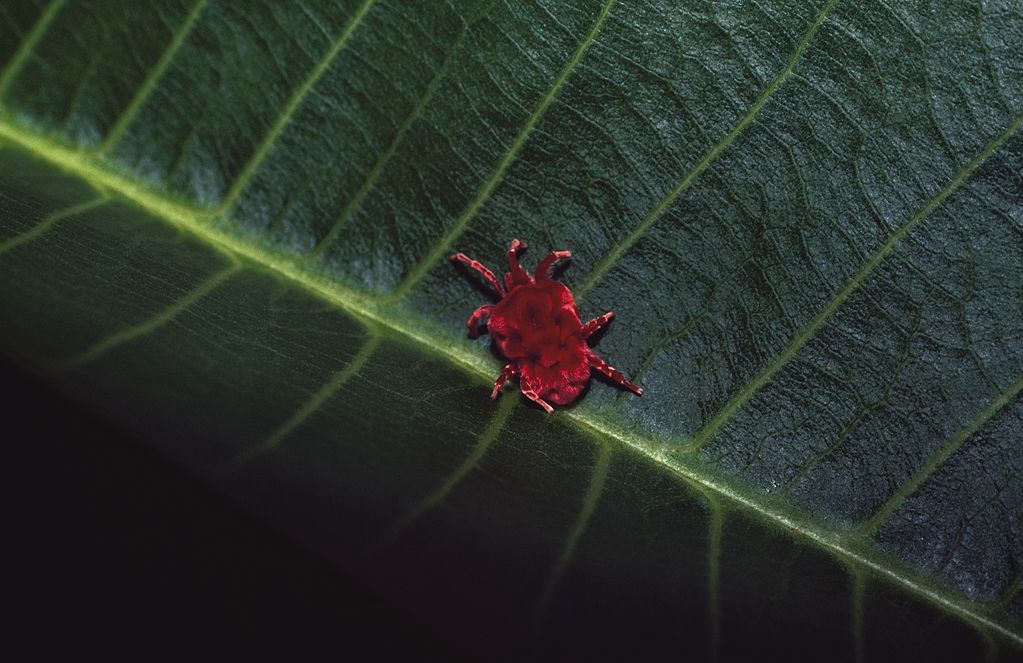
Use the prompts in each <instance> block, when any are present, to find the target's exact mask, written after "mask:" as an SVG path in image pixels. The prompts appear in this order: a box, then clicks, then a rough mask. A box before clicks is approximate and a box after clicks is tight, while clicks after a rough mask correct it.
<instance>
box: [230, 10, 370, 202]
mask: <svg viewBox="0 0 1023 663" xmlns="http://www.w3.org/2000/svg"><path fill="white" fill-rule="evenodd" d="M374 2H376V0H365V1H364V2H363V3H362V6H361V7H359V9H358V10H357V11H356V12H355V15H354V16H352V18H351V19H350V20H349V21H348V23H347V24H346V25H345V27H344V29H343V30H342V31H341V34H340V36H338V38H337V40H336V41H335V42H334V44H333V45H332V46H331V47H330V50H328V51H327V53H326V54H325V55H324V56H323V58H322V59H321V60H320V61H319V62H318V63H317V64H316V66H315V67H313V70H312V72H310V74H309V76H307V77H306V79H305V80H304V81H303V82H302V84H301V85H300V86H298V89H297V90H295V92H294V93H293V94H292V95H291V98H290V99H288V103H287V104H286V105H285V106H284V111H283V112H282V113H281V114H280V115H279V116H278V117H277V120H276V121H275V122H274V124H273V126H272V127H270V131H268V132H267V134H266V136H264V137H263V140H262V141H261V142H260V144H259V146H258V147H257V148H256V151H255V152H253V154H252V157H251V158H250V159H249V162H248V163H247V164H245V167H244V168H243V169H242V172H241V173H240V174H239V175H238V177H237V178H236V179H235V181H234V184H232V185H231V188H230V189H229V190H228V192H227V195H226V196H224V201H223V202H222V203H221V204H220V207H219V209H218V212H219V213H221V214H223V213H226V212H228V211H230V210H231V208H232V207H234V204H235V202H237V200H238V197H239V196H240V195H241V193H242V190H243V189H244V188H245V186H246V185H247V184H248V182H249V180H250V179H251V178H252V176H253V175H254V174H255V172H256V170H257V169H258V168H259V166H260V164H262V163H263V159H264V158H265V157H266V155H267V154H268V153H269V152H270V148H272V147H273V146H274V143H276V142H277V138H278V137H279V136H280V135H281V132H283V131H284V128H285V127H286V126H287V125H288V122H290V121H291V118H292V116H293V115H294V114H295V111H297V110H298V107H299V106H300V105H301V104H302V101H304V100H305V98H306V97H307V96H308V94H309V92H310V90H312V89H313V87H314V86H315V85H316V83H317V82H318V81H319V80H320V77H321V76H323V74H324V72H326V71H327V68H328V67H330V64H331V63H332V62H333V61H334V58H335V57H337V55H338V53H340V52H341V51H342V50H343V49H344V47H345V44H347V43H348V40H349V38H351V36H352V34H353V33H354V32H355V29H356V28H358V27H359V25H360V24H361V23H362V20H363V19H364V18H365V17H366V14H367V13H368V12H369V10H370V8H371V7H372V6H373V3H374Z"/></svg>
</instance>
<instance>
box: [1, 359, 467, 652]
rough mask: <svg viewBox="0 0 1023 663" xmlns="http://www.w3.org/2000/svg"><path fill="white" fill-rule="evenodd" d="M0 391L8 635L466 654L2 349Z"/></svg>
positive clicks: (97, 647) (48, 648) (85, 643)
mask: <svg viewBox="0 0 1023 663" xmlns="http://www.w3.org/2000/svg"><path fill="white" fill-rule="evenodd" d="M0 394H3V396H4V399H3V404H4V408H3V409H4V413H5V419H6V421H5V426H4V431H5V432H4V435H3V441H4V444H3V447H4V452H5V455H4V462H3V472H2V475H3V477H2V480H3V482H4V485H5V487H6V489H7V490H6V494H7V495H8V496H9V497H8V500H7V501H6V511H7V514H6V517H5V518H4V521H3V522H4V528H3V540H4V548H5V550H4V553H5V555H4V556H5V559H7V560H8V561H7V565H8V566H7V573H6V574H5V575H6V580H5V582H4V598H5V604H6V605H7V607H8V609H9V614H13V616H14V618H13V623H12V621H10V620H9V621H8V623H7V624H6V625H5V627H6V628H5V631H6V632H7V633H8V634H9V636H8V646H10V645H11V644H12V643H11V642H10V636H11V635H13V636H14V638H15V643H13V644H17V641H19V640H20V641H21V644H22V646H23V647H28V649H26V651H32V652H34V653H36V654H37V655H38V654H53V653H72V652H73V653H75V654H84V653H86V652H99V651H102V652H103V653H104V654H106V655H108V656H109V655H110V654H115V655H118V657H127V656H131V657H133V658H136V657H137V658H138V659H139V660H147V659H151V658H153V657H159V656H160V655H162V654H168V653H171V652H189V653H193V654H198V653H200V652H202V653H203V654H207V655H208V654H209V653H210V652H213V651H224V652H225V653H230V654H231V655H232V656H237V655H239V654H243V653H259V654H264V655H265V654H267V653H269V652H272V651H280V652H286V653H287V654H288V656H289V657H293V656H295V655H301V654H302V652H312V651H323V652H326V653H329V654H330V655H331V658H341V659H343V658H362V657H363V656H368V657H371V658H372V659H374V660H392V659H398V660H402V659H406V660H412V659H414V660H434V659H443V660H452V659H456V660H459V659H460V656H459V655H456V654H455V653H454V652H452V651H450V650H449V649H448V647H447V645H445V644H443V643H440V642H438V641H437V640H435V639H434V638H433V637H432V636H431V633H430V632H429V631H427V630H426V629H425V628H424V627H422V626H420V625H419V624H417V623H415V622H414V620H412V619H410V618H409V617H408V616H406V615H404V614H402V613H400V612H399V611H397V610H396V609H395V608H394V607H393V606H391V605H389V604H386V603H384V602H382V601H381V600H379V599H378V598H376V597H375V596H373V595H372V594H371V593H370V592H368V591H365V590H364V589H363V588H361V587H358V586H357V585H356V584H354V583H353V582H351V581H350V580H348V579H346V578H343V577H340V576H339V575H338V574H337V570H336V569H335V568H334V567H332V566H331V565H329V564H327V563H326V562H324V561H322V560H320V559H317V558H315V557H312V556H311V555H309V553H308V552H306V551H305V550H303V549H302V548H300V547H298V546H297V545H296V544H294V543H293V542H291V541H289V540H288V539H286V538H284V537H283V536H281V535H279V534H278V533H277V532H276V531H273V530H271V529H270V528H268V527H267V526H265V525H264V524H263V523H262V522H260V521H258V520H257V519H255V518H253V517H251V516H249V515H248V514H246V513H244V512H242V511H241V510H240V509H239V508H238V507H236V506H235V505H234V504H232V503H230V502H229V501H228V500H226V499H225V498H224V497H223V496H221V495H220V494H218V493H217V492H216V491H214V490H212V489H211V488H210V487H209V486H207V485H205V484H204V483H202V482H201V481H199V480H197V479H195V478H194V477H192V476H190V475H188V474H187V473H186V472H184V471H183V470H181V469H180V468H178V467H176V466H174V465H172V464H171V463H169V462H167V461H166V460H165V459H163V458H161V457H160V456H159V455H157V454H155V453H154V452H152V451H151V450H150V449H148V448H147V447H145V446H144V445H143V444H142V443H141V442H140V441H138V440H136V439H133V438H132V437H131V436H127V435H125V434H123V433H122V432H120V431H118V430H117V429H115V428H113V427H111V426H110V425H109V424H107V423H105V422H103V421H100V420H98V419H96V418H95V417H93V416H91V415H90V414H88V413H87V412H84V411H82V410H81V409H79V408H78V407H76V406H75V404H73V403H71V402H69V401H68V400H66V399H65V398H63V397H62V396H61V395H59V394H57V393H55V392H54V391H53V390H52V389H51V388H50V387H48V386H47V385H45V384H43V383H41V382H40V381H38V380H37V379H36V378H34V377H33V376H31V375H29V374H27V373H26V372H24V371H23V370H21V369H19V368H18V367H16V366H14V365H12V364H10V363H9V362H7V361H6V360H0ZM462 660H464V659H462Z"/></svg>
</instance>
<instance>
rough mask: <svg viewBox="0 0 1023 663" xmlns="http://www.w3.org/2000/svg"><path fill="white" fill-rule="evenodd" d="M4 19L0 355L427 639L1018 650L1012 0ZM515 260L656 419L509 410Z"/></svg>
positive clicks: (121, 11) (1022, 324) (1018, 147)
mask: <svg viewBox="0 0 1023 663" xmlns="http://www.w3.org/2000/svg"><path fill="white" fill-rule="evenodd" d="M0 18H2V19H3V20H2V21H0V67H2V69H0V101H2V103H3V117H2V119H0V141H2V142H0V146H2V147H0V344H2V346H0V347H2V349H3V352H4V353H5V354H8V355H10V356H12V357H14V358H16V359H17V360H18V361H19V362H22V363H24V364H25V365H27V366H30V367H33V368H34V369H35V370H37V371H39V372H41V373H45V374H46V375H47V376H49V379H51V380H52V381H53V382H54V383H55V384H57V385H59V386H60V387H61V388H62V389H64V390H66V391H67V392H68V393H70V394H72V395H74V396H75V397H76V398H77V399H79V400H81V401H83V402H85V403H87V404H89V406H91V407H94V408H95V409H96V410H97V411H99V412H102V413H104V414H105V415H107V416H109V417H110V418H112V419H113V420H115V421H117V422H119V423H120V424H122V425H123V426H125V427H127V428H129V429H131V430H133V431H136V432H138V433H140V434H142V435H143V436H144V437H145V438H146V439H148V440H151V441H152V442H153V444H155V445H156V446H157V447H158V448H160V449H161V450H163V451H164V452H166V453H168V454H170V455H172V456H173V457H175V458H177V459H178V460H180V461H181V462H183V463H185V464H186V465H187V466H189V467H191V468H194V469H195V470H196V471H198V472H201V473H203V474H204V475H205V476H207V477H209V478H210V479H211V480H212V481H214V482H215V483H217V484H218V485H220V486H222V487H223V488H224V489H225V490H227V491H228V492H230V493H231V494H232V495H235V496H236V497H237V498H238V499H239V500H241V501H242V502H244V503H245V504H248V505H250V506H251V507H252V508H253V509H256V510H258V511H259V512H261V513H264V514H266V515H268V516H270V517H272V518H273V519H274V520H275V521H276V522H278V523H279V524H280V525H281V526H282V527H285V528H287V529H289V530H291V531H293V532H294V533H295V534H296V535H297V536H299V537H301V538H302V539H303V540H305V541H307V542H308V543H309V544H310V545H311V546H313V547H315V548H316V549H317V550H318V551H320V552H321V553H323V554H325V555H327V556H329V557H331V558H332V559H336V560H338V561H339V562H340V563H341V564H342V565H343V566H344V567H345V568H346V569H347V570H348V571H349V572H351V573H357V574H359V575H360V576H363V577H365V578H366V579H367V581H368V582H370V583H371V584H372V585H373V586H374V587H376V588H377V589H378V590H379V591H380V592H381V593H383V594H385V595H388V596H391V597H393V598H394V600H396V601H398V602H399V603H401V604H402V605H403V606H405V607H406V608H407V609H409V610H411V611H413V612H414V613H415V614H417V615H418V616H419V617H420V618H421V619H423V620H425V621H428V622H430V623H431V624H433V625H434V626H435V627H436V628H437V629H438V631H439V632H441V633H444V634H445V635H446V636H447V637H449V638H451V639H452V640H458V641H462V642H466V643H469V646H470V647H471V648H472V649H474V650H476V651H479V652H480V653H483V654H485V655H490V656H496V657H515V656H520V655H521V656H537V655H539V656H543V657H547V658H563V657H567V656H572V657H581V656H583V655H586V656H589V657H598V658H607V657H611V656H613V655H621V656H626V655H637V654H643V653H644V652H647V653H654V652H664V651H672V652H677V653H678V654H679V655H684V656H686V657H692V658H693V659H694V660H696V659H702V658H714V657H718V658H724V659H732V658H743V657H745V656H748V655H752V654H757V655H766V654H770V653H786V654H789V655H802V656H805V657H824V656H827V657H828V658H829V659H839V660H842V659H849V660H853V659H857V658H860V659H862V658H883V657H892V658H898V657H911V656H912V657H923V656H926V655H928V653H929V652H930V653H932V654H934V655H942V656H948V655H949V654H953V655H956V656H959V657H960V658H962V659H963V660H968V659H976V658H979V657H980V656H983V655H985V654H986V655H989V656H995V657H997V656H1004V657H1007V658H1011V657H1013V656H1019V652H1020V649H1019V648H1020V646H1021V643H1023V625H1021V620H1023V609H1021V605H1023V604H1021V600H1023V599H1021V595H1023V592H1021V590H1020V586H1021V584H1023V581H1021V578H1023V399H1021V390H1023V138H1020V136H1019V128H1020V125H1021V123H1023V67H1021V66H1020V65H1019V63H1020V62H1023V11H1021V10H1020V9H1019V8H1018V7H1014V6H1012V5H1011V3H1005V4H1004V5H999V4H997V3H991V4H987V3H985V4H981V5H974V4H969V3H965V2H948V3H938V5H930V4H926V3H921V4H920V6H917V5H916V4H912V3H911V4H906V3H903V4H891V3H884V2H870V3H845V2H838V1H835V0H833V1H831V2H828V3H826V4H823V5H821V6H813V5H811V4H809V3H803V2H781V1H771V2H760V3H753V2H749V3H745V2H734V3H693V4H687V5H686V6H680V5H679V3H671V2H646V3H638V2H625V1H624V0H623V1H622V2H614V1H613V0H609V1H608V2H607V3H605V4H602V5H600V4H595V3H593V2H550V3H544V2H538V3H532V2H529V3H523V2H497V1H493V2H470V1H466V2H461V1H460V2H458V3H447V2H440V1H438V2H428V3H415V4H413V3H399V2H385V1H384V0H380V1H378V2H374V1H373V0H365V1H364V2H354V1H352V2H330V1H327V0H320V1H310V2H303V3H276V2H265V3H264V2H252V3H244V5H242V4H240V3H228V2H216V1H213V0H209V1H203V0H198V2H161V3H152V4H151V5H142V4H140V3H136V2H128V1H127V0H124V1H116V0H105V1H103V2H93V3H88V2H84V1H82V2H76V1H73V0H69V1H67V2H61V1H60V0H54V1H53V2H50V3H36V2H29V1H26V0H17V1H15V2H9V3H5V5H4V6H3V7H2V8H0ZM512 237H521V238H522V239H525V240H527V241H529V242H530V244H531V245H532V246H533V249H532V250H533V251H534V252H535V253H541V254H542V252H544V251H546V250H549V249H555V248H568V249H571V250H572V251H573V254H574V262H573V263H572V265H571V266H570V267H569V268H568V269H567V270H565V271H564V272H563V274H562V278H563V280H564V281H565V282H566V283H567V284H568V285H570V286H571V287H572V288H573V290H574V291H575V293H576V294H577V297H578V300H579V306H580V310H581V314H582V315H583V316H584V317H587V316H593V315H597V314H599V313H603V312H604V311H606V310H610V309H613V310H615V311H616V312H617V314H618V318H617V320H616V322H615V323H614V325H613V326H612V327H611V328H610V330H609V331H608V332H607V333H606V334H604V336H603V338H601V340H600V343H599V345H598V350H599V352H600V353H601V354H602V355H603V356H605V357H606V358H608V360H609V361H611V363H613V364H614V365H616V366H617V367H618V368H620V369H622V370H623V371H624V372H625V373H626V374H627V375H629V376H635V378H636V380H637V381H638V382H639V383H640V384H642V385H643V386H644V388H645V390H646V393H645V395H644V396H643V397H642V398H639V399H637V398H635V397H634V396H632V395H631V394H623V393H621V392H619V391H617V390H615V389H614V388H613V387H611V386H610V385H608V384H605V383H603V382H594V384H593V385H592V387H591V389H590V390H589V392H588V393H587V394H586V396H585V398H584V399H583V401H582V402H581V403H579V404H578V405H577V406H574V407H571V408H566V409H563V410H560V411H559V412H557V413H556V414H555V415H552V416H549V417H548V416H544V415H543V413H542V412H540V411H538V410H536V409H534V408H531V407H528V406H527V405H525V404H524V402H522V401H521V399H519V398H517V397H516V396H515V395H513V393H512V392H511V391H508V392H506V393H505V394H504V395H503V396H502V397H501V399H499V400H498V401H497V402H496V403H495V402H493V401H491V400H490V399H489V398H488V397H487V396H488V394H489V384H490V381H491V380H492V379H493V377H495V376H496V373H497V370H498V368H499V363H498V361H497V359H495V358H494V357H493V356H492V355H491V354H490V352H489V351H488V350H487V347H486V345H485V339H484V340H483V341H481V342H479V343H476V344H473V343H470V342H469V341H467V340H466V339H464V335H463V332H464V327H463V323H464V319H465V317H467V315H468V313H469V312H470V311H471V310H472V309H473V308H474V307H475V306H477V305H478V304H480V303H483V302H484V301H486V296H485V294H483V291H482V290H481V289H480V288H476V287H473V284H472V283H471V282H469V281H467V280H466V278H465V275H464V274H463V273H460V272H458V271H457V270H455V269H452V268H451V266H450V265H449V264H448V263H447V260H446V259H445V258H446V256H447V255H448V254H450V253H452V252H454V251H456V250H463V251H466V252H468V253H470V254H472V255H474V256H475V257H478V258H480V259H482V260H484V261H485V262H487V263H489V264H491V266H495V267H496V266H497V265H499V264H500V261H501V259H502V255H503V252H504V250H505V248H506V245H507V243H508V241H509V240H510V239H511V238H512ZM531 257H532V258H533V259H537V258H538V256H536V255H533V254H531Z"/></svg>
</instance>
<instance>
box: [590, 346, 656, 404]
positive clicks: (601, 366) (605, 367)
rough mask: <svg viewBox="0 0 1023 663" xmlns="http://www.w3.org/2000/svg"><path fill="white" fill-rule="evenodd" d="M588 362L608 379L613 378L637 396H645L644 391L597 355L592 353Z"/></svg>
mask: <svg viewBox="0 0 1023 663" xmlns="http://www.w3.org/2000/svg"><path fill="white" fill-rule="evenodd" d="M587 361H588V362H589V363H590V366H592V367H593V368H595V369H597V370H598V371H600V372H601V373H603V374H604V375H606V376H607V377H609V378H611V379H612V380H614V381H615V382H616V383H617V384H620V385H622V386H623V387H625V388H626V389H628V390H629V391H631V392H633V393H635V394H636V395H637V396H642V395H643V390H642V389H640V388H639V387H637V386H636V385H634V384H632V383H631V382H629V381H628V380H626V379H625V376H624V375H622V372H621V371H619V370H617V369H615V368H614V367H613V366H611V364H609V363H607V362H606V361H604V360H603V359H601V358H600V357H598V356H597V355H595V354H593V353H592V352H591V353H590V355H589V357H588V358H587Z"/></svg>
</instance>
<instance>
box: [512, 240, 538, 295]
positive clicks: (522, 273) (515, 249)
mask: <svg viewBox="0 0 1023 663" xmlns="http://www.w3.org/2000/svg"><path fill="white" fill-rule="evenodd" d="M526 246H527V245H526V243H525V242H522V241H519V240H517V239H513V240H512V243H511V247H509V248H508V267H509V269H511V280H512V281H513V282H514V283H515V284H516V285H529V284H530V283H532V282H533V279H532V278H531V277H530V276H529V274H526V270H524V269H522V265H520V264H519V251H524V250H525V249H526Z"/></svg>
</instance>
